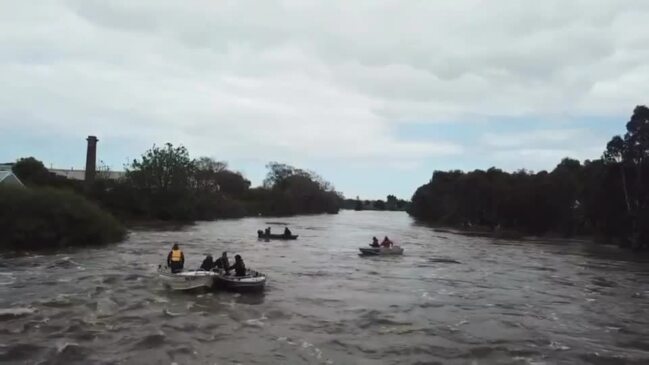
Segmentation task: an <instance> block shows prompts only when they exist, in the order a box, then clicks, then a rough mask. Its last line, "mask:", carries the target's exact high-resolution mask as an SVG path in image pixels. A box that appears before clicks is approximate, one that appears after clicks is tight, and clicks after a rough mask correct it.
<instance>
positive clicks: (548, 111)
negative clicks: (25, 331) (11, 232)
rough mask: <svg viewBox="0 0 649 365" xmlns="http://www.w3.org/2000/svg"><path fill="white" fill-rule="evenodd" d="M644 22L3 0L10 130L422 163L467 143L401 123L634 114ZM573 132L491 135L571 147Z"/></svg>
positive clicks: (461, 7) (474, 12)
mask: <svg viewBox="0 0 649 365" xmlns="http://www.w3.org/2000/svg"><path fill="white" fill-rule="evenodd" d="M647 15H649V3H648V2H646V1H643V0H637V1H634V0H629V1H614V0H589V1H584V0H582V1H571V2H568V3H566V2H565V1H558V0H550V1H544V2H536V3H531V2H512V1H508V0H493V1H488V2H487V1H478V0H465V1H447V2H401V1H354V2H333V1H312V2H303V1H288V0H287V1H270V0H269V1H258V2H254V3H251V2H236V1H223V2H214V1H186V2H177V1H165V0H148V1H146V0H143V1H137V2H132V1H111V2H105V1H92V0H73V1H43V2H39V5H38V6H35V5H33V4H31V5H30V4H28V3H25V2H18V1H14V2H3V3H2V5H0V44H1V45H2V46H0V81H1V82H2V85H3V89H2V90H0V125H7V124H13V123H20V124H21V125H22V126H24V127H25V128H33V129H41V130H42V129H54V130H57V131H58V132H59V133H66V131H67V133H72V134H75V133H76V134H79V133H80V134H81V135H85V134H89V133H94V134H97V135H100V136H101V137H102V138H127V137H128V138H130V139H138V140H140V141H142V143H144V144H145V145H150V144H151V143H162V142H165V141H171V142H175V143H184V144H185V145H187V146H188V147H189V149H190V151H192V153H193V154H206V155H213V156H222V155H226V154H227V155H229V156H236V157H238V158H262V159H264V160H270V159H275V160H284V161H288V162H291V161H295V160H300V159H312V160H313V159H315V160H318V159H328V160H334V161H340V162H342V163H347V162H354V163H368V164H372V163H376V162H377V161H380V162H386V163H387V164H388V165H401V166H410V167H413V166H418V165H419V164H420V163H421V161H424V160H426V159H430V158H434V157H440V156H456V155H459V154H462V153H464V152H465V151H467V146H464V145H463V144H462V143H460V142H457V141H456V142H451V141H445V140H430V139H429V140H426V141H421V140H418V141H413V140H409V139H404V138H399V137H397V135H396V133H394V131H395V130H396V129H397V128H398V125H399V124H401V123H427V124H431V128H435V125H436V124H438V123H471V122H473V121H475V120H478V119H479V120H489V119H492V118H499V117H508V116H534V117H548V118H549V119H551V118H553V117H555V116H560V117H564V116H566V115H568V116H570V115H616V116H617V115H620V114H622V115H626V114H628V113H629V112H630V110H632V108H633V106H635V105H636V104H640V103H643V102H646V100H643V99H642V98H644V97H646V95H649V68H647V66H646V58H647V56H648V55H649V46H647V45H648V44H649V33H648V32H646V31H645V29H644V19H646V18H647ZM573 132H574V131H573ZM566 133H571V130H570V128H568V130H556V131H544V132H537V133H536V134H532V135H518V136H516V135H513V136H503V135H500V136H499V135H494V134H486V135H485V137H484V138H485V139H484V140H483V142H485V143H486V144H487V145H489V146H491V147H494V148H517V147H524V145H526V144H549V145H552V146H553V148H558V149H559V150H560V151H561V150H562V148H565V145H563V146H562V144H565V143H569V141H568V139H567V138H566V137H565V135H566ZM558 136H559V137H558ZM561 136H564V137H561ZM541 147H543V146H540V147H539V148H541ZM600 148H601V147H600ZM532 155H533V154H532ZM528 156H529V154H528V155H526V154H524V153H521V154H519V158H520V161H524V160H525V159H526V158H527V157H528Z"/></svg>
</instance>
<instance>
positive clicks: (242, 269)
mask: <svg viewBox="0 0 649 365" xmlns="http://www.w3.org/2000/svg"><path fill="white" fill-rule="evenodd" d="M233 269H234V274H235V275H236V276H246V265H245V264H244V263H243V259H242V258H241V256H240V255H236V256H234V265H232V266H230V267H229V268H228V270H233Z"/></svg>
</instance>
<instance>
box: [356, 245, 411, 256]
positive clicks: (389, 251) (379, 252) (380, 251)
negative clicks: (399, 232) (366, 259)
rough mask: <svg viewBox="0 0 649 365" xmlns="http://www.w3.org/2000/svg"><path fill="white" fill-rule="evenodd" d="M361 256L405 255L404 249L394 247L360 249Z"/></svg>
mask: <svg viewBox="0 0 649 365" xmlns="http://www.w3.org/2000/svg"><path fill="white" fill-rule="evenodd" d="M358 249H359V250H360V251H361V253H360V255H361V256H383V255H403V248H401V247H400V246H392V247H359V248H358Z"/></svg>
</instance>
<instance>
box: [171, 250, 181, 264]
mask: <svg viewBox="0 0 649 365" xmlns="http://www.w3.org/2000/svg"><path fill="white" fill-rule="evenodd" d="M182 256H183V252H182V251H180V250H171V262H180V261H181V260H182Z"/></svg>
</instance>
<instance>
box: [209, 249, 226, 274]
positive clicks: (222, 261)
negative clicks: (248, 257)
mask: <svg viewBox="0 0 649 365" xmlns="http://www.w3.org/2000/svg"><path fill="white" fill-rule="evenodd" d="M229 266H230V261H229V260H228V253H227V252H223V253H222V254H221V257H219V258H218V259H216V261H215V262H214V266H213V267H215V268H217V269H222V270H225V271H226V272H227V271H228V270H230V269H229Z"/></svg>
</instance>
